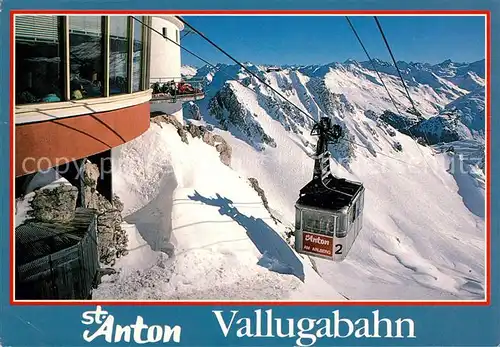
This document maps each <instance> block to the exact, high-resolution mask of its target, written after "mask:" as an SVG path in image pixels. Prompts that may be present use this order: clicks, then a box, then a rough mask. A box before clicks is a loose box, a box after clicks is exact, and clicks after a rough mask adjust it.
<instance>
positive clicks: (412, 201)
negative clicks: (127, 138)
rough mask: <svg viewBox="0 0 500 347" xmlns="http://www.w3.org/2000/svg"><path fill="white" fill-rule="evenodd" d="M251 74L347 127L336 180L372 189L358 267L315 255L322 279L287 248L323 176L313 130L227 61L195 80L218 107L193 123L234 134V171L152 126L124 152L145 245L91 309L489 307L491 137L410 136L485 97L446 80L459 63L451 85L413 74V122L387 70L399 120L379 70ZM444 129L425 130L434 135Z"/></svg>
mask: <svg viewBox="0 0 500 347" xmlns="http://www.w3.org/2000/svg"><path fill="white" fill-rule="evenodd" d="M247 66H248V67H249V68H250V69H252V71H255V72H257V73H258V74H259V76H260V77H261V78H263V79H265V80H266V81H268V83H270V84H271V85H272V86H273V87H274V88H276V89H278V90H279V91H280V93H282V94H284V95H286V97H287V98H288V99H289V100H291V101H292V102H293V103H294V104H295V105H297V106H298V107H299V108H300V109H301V110H303V111H304V112H305V113H307V114H309V115H311V116H312V117H313V118H314V119H319V117H322V116H329V117H331V119H332V120H333V122H334V123H337V124H339V125H341V126H342V128H343V129H344V132H345V135H344V137H343V139H342V141H339V143H337V144H334V145H332V146H331V147H330V151H331V152H332V154H333V160H332V163H331V164H332V165H331V166H332V171H333V172H334V173H335V174H336V175H339V176H342V177H345V178H347V179H352V180H356V181H362V182H363V183H364V185H365V188H366V197H365V211H364V216H365V217H364V227H363V230H362V231H361V232H360V235H359V237H358V239H357V240H356V242H355V243H354V245H353V248H352V249H351V252H350V254H349V255H348V257H347V259H346V260H345V261H344V262H342V263H332V262H329V261H326V260H322V259H315V260H314V264H315V269H316V270H317V272H315V271H314V270H313V268H312V265H311V262H310V260H309V259H308V257H302V256H300V255H298V254H297V253H296V252H295V251H294V250H293V249H292V248H291V247H290V246H289V245H287V242H286V241H285V240H286V236H285V234H286V230H287V228H293V223H294V219H295V211H294V203H295V201H296V199H297V197H298V192H299V190H300V188H302V187H303V186H304V185H305V184H306V183H307V182H308V181H309V180H310V179H311V176H312V170H313V160H312V159H311V154H312V153H314V144H315V142H316V139H315V138H314V137H313V136H310V134H309V133H310V130H311V127H312V125H313V121H312V120H311V119H309V118H308V117H306V116H305V115H304V114H303V113H302V112H299V111H298V110H297V109H295V108H293V107H292V106H291V105H289V104H287V103H285V102H284V101H283V100H281V99H280V98H279V96H278V95H276V93H274V92H273V91H272V90H270V89H269V88H267V87H266V86H265V85H263V84H262V83H261V82H259V81H258V80H257V79H256V78H254V77H252V76H250V75H249V74H248V73H246V72H245V71H243V70H242V69H241V68H240V67H239V66H232V65H224V64H219V65H217V66H216V68H215V69H214V68H211V67H202V68H200V69H198V70H197V77H199V78H204V79H205V81H206V83H207V88H206V91H205V93H206V97H205V99H203V100H200V101H197V102H196V104H197V106H198V109H199V113H198V110H197V111H196V112H195V113H196V118H197V119H196V120H188V121H190V122H195V123H197V124H204V125H207V126H209V127H211V128H213V132H214V133H215V134H218V135H220V136H222V137H223V138H224V139H225V141H226V142H227V143H228V144H229V145H230V146H231V148H232V158H231V165H230V167H228V166H226V165H224V164H222V163H221V162H220V160H219V157H218V153H217V151H216V150H215V149H214V148H213V147H211V146H208V145H206V144H205V143H204V142H203V141H202V140H201V139H199V138H192V137H191V136H190V135H188V142H189V144H187V143H184V142H182V141H181V140H180V138H179V135H178V134H177V131H176V129H175V128H174V127H173V126H172V125H170V124H168V125H167V124H165V125H162V126H161V127H160V126H158V125H157V124H152V125H151V128H150V130H149V131H147V132H146V133H145V134H143V135H142V136H141V137H139V138H137V139H135V140H134V141H132V142H130V143H127V144H125V145H123V146H121V147H120V148H118V149H115V150H114V160H116V163H114V168H117V172H116V173H115V177H116V178H115V179H114V185H115V187H114V189H115V192H116V193H117V194H118V195H119V196H120V198H121V199H122V201H123V202H124V204H125V211H127V215H126V216H125V220H126V222H127V223H129V226H127V228H128V232H129V234H130V235H129V237H130V238H131V239H132V240H135V241H134V242H135V243H134V242H133V243H132V244H131V245H130V247H131V252H130V254H129V255H128V256H127V257H124V258H122V260H121V261H122V263H118V267H120V268H121V269H122V271H121V272H120V273H118V274H116V275H112V276H109V277H106V278H105V281H104V283H103V284H102V285H101V286H100V287H99V288H98V289H97V290H96V292H95V293H94V297H95V298H97V299H109V298H112V299H116V298H118V299H125V298H126V299H156V300H158V299H174V300H175V299H187V300H190V299H199V300H203V299H222V300H224V299H226V300H235V299H249V300H259V299H260V300H266V299H268V300H287V299H300V300H317V299H326V300H337V299H344V298H345V297H347V298H349V299H350V300H370V299H372V300H394V299H396V300H422V299H427V300H435V299H439V300H478V299H484V289H485V277H484V276H485V273H484V270H485V248H484V247H485V220H484V211H485V200H484V196H485V185H486V184H485V175H484V139H482V138H481V137H475V136H474V134H473V133H472V130H471V129H470V128H469V127H468V125H466V124H464V123H462V121H461V120H460V119H457V118H456V117H454V118H453V117H452V118H451V119H453V122H455V121H456V122H457V123H456V124H457V129H462V130H464V132H466V134H465V136H464V138H459V140H460V141H455V142H449V143H440V144H437V145H436V146H433V147H430V146H428V145H420V144H417V142H416V141H415V139H414V138H412V136H411V135H412V134H410V133H409V131H408V129H410V128H412V127H413V128H414V127H415V126H419V125H422V124H425V123H424V122H430V123H429V124H431V122H436V121H437V120H438V119H441V118H442V119H443V120H446V119H447V118H446V117H448V113H446V111H443V110H445V109H446V107H447V105H449V104H451V103H453V102H456V100H460V98H462V97H463V98H464V99H465V98H466V97H467V96H468V95H471V96H472V95H475V94H473V93H475V92H477V91H474V92H471V91H469V90H465V89H463V88H462V87H459V86H457V85H455V84H453V82H452V81H451V80H450V79H451V78H452V77H456V76H457V75H459V73H458V70H459V68H458V67H456V66H455V65H453V66H454V68H455V67H456V69H455V70H453V69H451V68H449V69H448V70H447V71H448V73H449V75H450V76H451V77H449V78H448V77H443V76H444V75H445V72H443V71H444V67H443V68H442V70H443V71H441V72H440V73H439V74H438V73H436V72H435V71H433V72H425V73H422V74H421V75H419V76H418V77H419V78H418V80H420V82H419V81H417V78H413V76H415V75H417V74H416V73H415V71H414V70H415V68H416V66H417V65H415V66H414V67H412V69H413V70H412V69H409V70H408V71H411V76H412V77H408V78H411V79H412V81H411V83H409V86H410V93H412V95H413V96H414V99H415V102H416V103H417V107H418V108H419V110H420V111H421V112H422V116H415V115H412V114H411V113H408V112H407V109H408V108H409V107H410V104H409V102H408V101H407V100H406V99H405V97H404V94H403V93H404V91H403V90H402V87H401V86H400V85H399V83H398V80H397V79H396V78H395V77H394V76H393V75H392V74H391V73H390V71H389V70H388V71H386V72H383V73H382V74H383V78H384V81H385V82H386V83H387V85H388V88H389V89H390V90H391V92H393V95H394V97H395V98H396V100H397V101H396V102H397V103H398V106H400V108H401V109H400V111H401V114H395V113H394V112H395V110H394V108H393V105H392V103H391V101H390V100H389V99H388V98H387V95H386V94H385V90H384V88H383V86H381V85H380V84H379V83H378V82H377V79H376V74H375V73H374V72H373V71H371V70H369V69H367V68H364V67H363V66H362V64H359V63H356V62H352V61H350V62H347V63H344V64H331V65H329V66H322V67H315V68H312V67H302V68H300V69H296V68H285V69H284V70H282V71H274V72H269V73H267V72H266V71H265V68H263V67H259V66H256V65H252V64H247ZM460 68H461V69H462V70H463V69H464V68H463V67H460ZM476 68H477V66H476ZM387 69H389V67H388V68H387ZM462 70H460V73H462V72H463V71H462ZM452 72H453V73H452ZM475 73H476V72H475ZM408 76H410V75H408ZM426 79H430V80H429V81H427V82H428V83H429V84H424V83H423V82H424V80H426ZM236 80H239V81H240V82H241V83H242V84H244V85H245V86H246V87H245V86H243V85H241V84H240V83H237V82H235V81H236ZM456 103H457V104H458V105H459V106H460V105H461V103H459V102H456ZM465 104H466V105H469V103H465ZM192 108H193V105H192V104H186V111H189V110H191V111H192ZM469 109H470V110H471V113H473V110H474V109H473V108H472V107H469ZM388 110H389V111H390V112H393V115H394V116H390V114H389V113H387V112H388ZM477 110H478V113H480V108H479V107H478V108H477ZM464 112H465V111H464ZM190 114H194V113H193V112H185V113H184V115H185V117H188V116H189V115H190ZM384 115H385V116H384ZM389 116H390V117H389ZM438 117H440V118H438ZM465 119H467V117H465ZM389 123H390V124H389ZM438 123H439V122H438ZM472 123H473V122H470V124H472ZM468 124H469V123H468ZM448 125H449V124H447V123H446V122H445V123H443V124H438V128H431V127H429V128H431V129H432V131H434V132H435V133H437V132H438V131H442V130H443V129H445V128H446V127H447V126H448ZM462 125H463V126H464V127H465V129H464V128H462ZM405 129H406V130H405ZM414 129H415V128H414ZM446 129H447V128H446ZM467 131H468V133H467ZM430 134H431V132H430V130H429V131H423V134H422V135H423V136H427V135H430ZM427 137H428V136H427ZM469 137H471V138H469ZM439 140H440V141H442V142H444V141H443V136H441V137H440V138H439ZM451 140H453V139H450V140H448V139H447V141H451ZM436 141H437V140H436ZM453 141H454V140H453ZM450 146H453V148H452V149H450V148H449V147H450ZM457 167H458V168H460V169H459V170H457ZM250 177H252V178H256V179H257V180H258V182H259V186H260V187H261V188H262V189H263V190H264V192H265V195H266V197H267V204H268V207H269V210H268V209H266V208H265V207H264V205H263V203H262V200H261V199H260V197H259V195H258V194H257V193H256V192H255V191H254V190H253V188H252V187H251V186H250V185H249V183H248V180H247V179H248V178H250ZM270 213H271V214H272V216H271V215H270ZM292 241H293V240H292ZM136 249H137V250H138V251H137V252H136V251H135V250H136ZM139 249H140V251H139Z"/></svg>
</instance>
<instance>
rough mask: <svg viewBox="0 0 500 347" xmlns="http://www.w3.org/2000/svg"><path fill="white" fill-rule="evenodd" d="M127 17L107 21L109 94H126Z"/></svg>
mask: <svg viewBox="0 0 500 347" xmlns="http://www.w3.org/2000/svg"><path fill="white" fill-rule="evenodd" d="M129 22H130V21H129V17H127V16H113V17H110V20H109V33H110V37H109V94H110V95H116V94H124V93H128V82H129V80H130V78H129V76H128V65H129V64H128V60H129V59H128V58H129V54H128V51H129Z"/></svg>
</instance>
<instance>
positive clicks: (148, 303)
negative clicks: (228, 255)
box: [9, 10, 491, 306]
mask: <svg viewBox="0 0 500 347" xmlns="http://www.w3.org/2000/svg"><path fill="white" fill-rule="evenodd" d="M15 14H60V15H63V14H104V15H106V14H143V15H159V14H170V15H173V14H176V15H398V14H399V15H484V16H486V70H487V75H486V104H487V109H486V139H487V141H486V179H487V189H486V215H487V218H486V264H485V272H486V283H487V287H486V300H485V301H429V300H427V301H426V300H422V301H350V300H346V301H338V302H337V301H312V302H308V301H284V302H280V301H222V302H221V301H193V302H191V301H94V300H92V301H49V300H47V301H24V300H23V301H15V300H14V266H13V264H14V259H13V255H14V237H13V235H14V214H13V213H12V212H11V215H10V225H11V226H12V230H11V232H10V261H11V263H10V264H9V265H10V304H11V305H19V306H31V305H33V306H34V305H36V306H46V305H57V306H72V305H75V306H76V305H79V306H86V305H87V306H88V305H92V306H95V305H108V306H121V305H144V306H214V305H218V306H253V305H272V306H301V305H304V306H367V305H372V306H423V305H428V306H431V305H432V306H489V305H490V303H491V221H490V216H491V206H490V205H491V204H490V198H491V195H490V182H491V168H490V167H491V155H490V151H491V140H490V134H491V103H490V100H491V90H490V86H491V12H490V11H489V10H345V11H344V10H11V11H10V27H11V34H10V87H11V88H10V90H11V98H10V122H11V124H12V126H11V128H10V146H11V150H10V174H11V177H14V128H15V122H14V97H13V96H14V95H13V93H12V91H13V90H14V42H15V38H14V31H13V30H12V28H13V27H14V15H15ZM10 196H11V199H10V210H11V211H14V181H13V179H11V184H10Z"/></svg>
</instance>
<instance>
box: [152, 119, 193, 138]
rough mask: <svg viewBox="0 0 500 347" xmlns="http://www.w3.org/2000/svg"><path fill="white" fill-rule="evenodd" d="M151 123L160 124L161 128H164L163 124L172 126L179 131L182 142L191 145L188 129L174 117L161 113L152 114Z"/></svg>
mask: <svg viewBox="0 0 500 347" xmlns="http://www.w3.org/2000/svg"><path fill="white" fill-rule="evenodd" d="M151 123H155V124H158V125H159V126H160V128H162V127H163V125H162V124H172V125H173V126H174V127H175V128H176V129H177V134H179V136H180V138H181V140H182V142H184V143H186V144H189V141H188V139H187V136H186V129H184V126H183V125H182V124H181V122H179V121H178V120H177V118H175V117H174V116H172V115H167V114H166V113H163V112H161V111H156V112H151Z"/></svg>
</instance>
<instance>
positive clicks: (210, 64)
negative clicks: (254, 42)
mask: <svg viewBox="0 0 500 347" xmlns="http://www.w3.org/2000/svg"><path fill="white" fill-rule="evenodd" d="M133 18H134V19H135V20H136V21H138V22H139V23H141V24H142V25H144V26H145V27H147V28H148V29H149V30H151V31H153V32H155V33H157V34H158V35H160V36H161V37H163V38H165V39H166V40H168V41H170V42H172V43H173V44H175V45H176V46H178V47H179V48H181V49H183V50H184V51H186V52H187V53H189V54H191V55H193V56H194V57H196V58H197V59H199V60H201V61H202V62H204V63H205V64H207V65H209V66H211V67H213V68H217V67H216V66H215V65H214V64H212V63H210V62H209V61H207V60H205V59H204V58H202V57H200V56H199V55H197V54H196V53H194V52H192V51H190V50H189V49H187V48H185V47H183V46H182V45H180V44H179V43H177V42H175V41H174V40H172V39H170V38H168V37H165V36H163V34H162V33H160V32H159V31H158V30H156V29H154V28H152V27H151V26H149V25H148V24H145V23H143V22H142V21H141V20H139V19H137V18H136V17H133ZM220 72H221V73H223V74H224V75H226V76H227V77H229V78H231V79H233V78H234V76H231V75H229V74H228V73H226V72H224V71H220ZM235 82H237V83H238V84H240V85H242V86H243V87H245V88H247V89H248V90H250V91H252V92H253V93H255V94H256V95H257V92H256V91H255V90H254V89H252V88H250V87H249V86H246V85H245V84H243V83H241V82H240V81H238V80H235ZM287 102H289V103H291V104H292V105H294V104H293V103H292V102H290V101H288V100H287ZM294 106H295V105H294ZM296 107H297V106H296ZM309 118H311V119H312V120H313V121H314V122H316V121H315V120H314V119H313V118H312V117H310V116H309ZM339 141H345V142H349V143H352V144H354V145H356V146H359V147H363V148H366V149H369V150H371V151H373V152H375V153H378V154H380V155H382V156H385V157H387V158H390V159H393V160H396V161H399V162H402V163H405V164H407V165H412V164H410V163H407V162H405V161H403V160H401V159H398V158H396V157H393V156H390V155H387V154H385V153H382V152H378V151H375V150H373V149H372V148H369V147H367V146H364V145H361V144H359V143H357V142H354V141H350V140H346V139H339ZM413 166H415V165H413Z"/></svg>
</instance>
